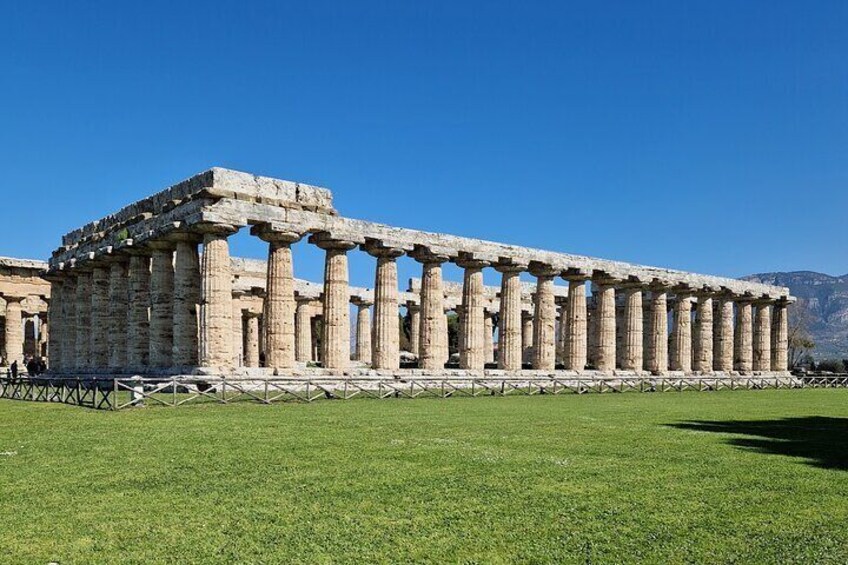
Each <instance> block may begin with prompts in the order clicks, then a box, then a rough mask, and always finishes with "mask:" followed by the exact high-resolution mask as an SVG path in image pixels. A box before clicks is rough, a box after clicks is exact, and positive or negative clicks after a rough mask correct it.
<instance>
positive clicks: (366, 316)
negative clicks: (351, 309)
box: [352, 298, 377, 365]
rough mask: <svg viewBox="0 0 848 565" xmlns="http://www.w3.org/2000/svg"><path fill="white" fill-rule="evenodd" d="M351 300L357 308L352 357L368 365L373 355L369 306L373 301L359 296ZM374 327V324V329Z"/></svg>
mask: <svg viewBox="0 0 848 565" xmlns="http://www.w3.org/2000/svg"><path fill="white" fill-rule="evenodd" d="M352 302H353V303H354V305H356V308H357V309H356V349H355V350H354V353H353V358H354V359H356V360H357V361H359V362H361V363H366V364H369V365H370V364H371V363H372V362H373V357H372V356H371V353H372V351H371V335H372V329H371V306H372V304H373V303H372V302H371V301H370V300H363V299H361V298H354V299H353V300H352ZM375 317H376V316H375ZM376 329H377V328H376V326H375V327H374V331H376ZM375 338H376V336H375Z"/></svg>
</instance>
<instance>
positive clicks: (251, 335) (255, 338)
mask: <svg viewBox="0 0 848 565" xmlns="http://www.w3.org/2000/svg"><path fill="white" fill-rule="evenodd" d="M245 318H246V320H247V324H246V326H247V335H246V336H245V344H244V365H245V367H258V366H259V314H258V313H257V312H248V313H247V315H246V316H245Z"/></svg>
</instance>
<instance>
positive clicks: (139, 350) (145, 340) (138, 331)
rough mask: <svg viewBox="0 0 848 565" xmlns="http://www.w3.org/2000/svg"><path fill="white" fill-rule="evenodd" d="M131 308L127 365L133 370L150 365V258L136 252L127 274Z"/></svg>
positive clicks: (128, 325) (131, 258)
mask: <svg viewBox="0 0 848 565" xmlns="http://www.w3.org/2000/svg"><path fill="white" fill-rule="evenodd" d="M127 284H128V287H129V292H128V300H129V308H128V314H127V316H128V317H127V365H128V366H129V367H130V368H131V369H133V370H141V369H144V368H146V367H147V366H148V361H149V354H150V319H149V318H148V308H149V306H150V258H149V257H147V256H146V255H143V254H140V253H136V254H134V255H131V256H130V264H129V271H128V276H127Z"/></svg>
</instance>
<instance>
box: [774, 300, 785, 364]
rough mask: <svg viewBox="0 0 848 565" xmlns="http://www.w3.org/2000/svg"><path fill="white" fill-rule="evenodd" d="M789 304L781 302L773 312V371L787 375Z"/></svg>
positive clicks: (778, 302) (776, 304)
mask: <svg viewBox="0 0 848 565" xmlns="http://www.w3.org/2000/svg"><path fill="white" fill-rule="evenodd" d="M788 306H789V302H788V301H787V300H779V301H777V302H775V304H774V309H773V310H772V346H771V347H772V355H771V370H772V371H776V372H779V373H785V372H787V371H788V370H789V309H788Z"/></svg>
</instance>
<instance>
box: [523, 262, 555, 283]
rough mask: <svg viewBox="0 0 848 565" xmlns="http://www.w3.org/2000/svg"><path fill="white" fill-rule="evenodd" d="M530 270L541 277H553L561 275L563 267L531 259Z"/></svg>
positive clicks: (535, 275)
mask: <svg viewBox="0 0 848 565" xmlns="http://www.w3.org/2000/svg"><path fill="white" fill-rule="evenodd" d="M528 271H530V274H531V275H533V276H534V277H536V278H540V279H552V278H554V277H556V276H559V274H560V273H561V272H562V270H561V269H558V268H556V267H554V266H553V265H548V264H545V263H540V262H538V261H531V262H530V265H529V268H528Z"/></svg>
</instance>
